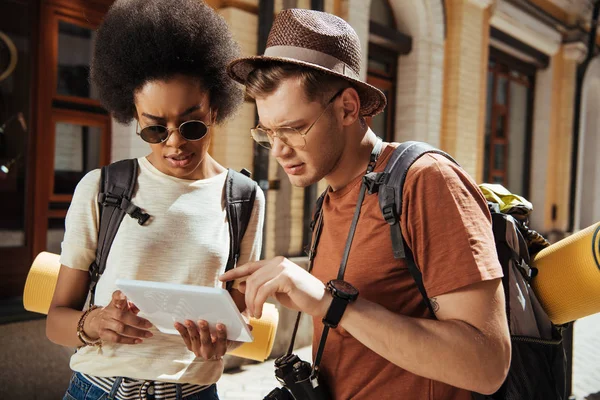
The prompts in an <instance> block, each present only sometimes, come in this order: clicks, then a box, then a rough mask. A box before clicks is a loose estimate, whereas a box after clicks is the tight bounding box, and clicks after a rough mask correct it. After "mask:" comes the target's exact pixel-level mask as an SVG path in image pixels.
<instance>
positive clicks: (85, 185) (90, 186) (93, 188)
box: [75, 168, 101, 196]
mask: <svg viewBox="0 0 600 400" xmlns="http://www.w3.org/2000/svg"><path fill="white" fill-rule="evenodd" d="M100 176H101V172H100V168H98V169H94V170H91V171H90V172H88V173H87V174H85V175H84V176H83V178H81V180H80V181H79V183H78V184H77V187H76V188H75V195H76V196H77V195H79V196H81V195H86V194H87V195H97V194H98V192H99V191H100Z"/></svg>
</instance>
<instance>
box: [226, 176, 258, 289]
mask: <svg viewBox="0 0 600 400" xmlns="http://www.w3.org/2000/svg"><path fill="white" fill-rule="evenodd" d="M264 221H265V194H264V193H263V191H262V190H261V188H260V187H257V188H256V197H255V199H254V206H253V208H252V214H250V221H249V222H248V227H247V228H246V233H245V234H244V238H243V239H242V243H241V247H240V258H239V260H238V264H237V265H238V266H241V265H244V264H246V263H248V262H251V261H257V260H258V259H259V258H260V253H261V250H262V239H263V225H264ZM242 281H243V280H236V281H235V282H234V283H233V288H234V289H237V288H238V286H239V284H240V282H242Z"/></svg>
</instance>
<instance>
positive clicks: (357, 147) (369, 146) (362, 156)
mask: <svg viewBox="0 0 600 400" xmlns="http://www.w3.org/2000/svg"><path fill="white" fill-rule="evenodd" d="M350 134H351V135H353V136H354V138H350V140H348V145H347V146H346V148H345V149H344V153H343V154H342V156H341V158H340V160H339V162H338V164H337V166H336V167H335V169H334V170H333V171H331V173H330V174H329V175H327V176H326V177H325V180H326V181H327V184H328V185H329V186H330V187H331V189H332V190H333V191H336V190H339V189H342V188H343V187H345V186H346V185H347V184H348V183H350V182H351V181H352V180H353V179H354V178H356V177H357V176H359V175H361V174H364V173H365V171H366V170H367V166H368V165H369V160H370V159H371V152H372V151H373V147H374V146H375V143H376V142H377V136H376V135H375V133H374V132H373V131H372V130H371V129H370V128H367V129H366V130H365V129H360V130H358V131H356V132H351V133H350ZM357 139H359V140H357Z"/></svg>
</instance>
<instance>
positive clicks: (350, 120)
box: [341, 87, 360, 126]
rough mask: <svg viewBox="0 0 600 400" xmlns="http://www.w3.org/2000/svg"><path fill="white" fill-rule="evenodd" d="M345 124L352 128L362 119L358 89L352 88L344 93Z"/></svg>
mask: <svg viewBox="0 0 600 400" xmlns="http://www.w3.org/2000/svg"><path fill="white" fill-rule="evenodd" d="M341 97H342V105H343V110H344V114H343V120H342V122H343V124H344V125H345V126H350V125H352V124H354V123H355V122H356V120H357V119H358V118H359V117H360V97H359V96H358V92H357V91H356V89H354V88H352V87H350V88H348V89H346V90H345V91H344V93H342V96H341Z"/></svg>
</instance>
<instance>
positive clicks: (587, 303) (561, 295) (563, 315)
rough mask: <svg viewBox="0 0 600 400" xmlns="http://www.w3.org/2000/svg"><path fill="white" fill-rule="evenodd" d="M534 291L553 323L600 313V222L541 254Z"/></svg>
mask: <svg viewBox="0 0 600 400" xmlns="http://www.w3.org/2000/svg"><path fill="white" fill-rule="evenodd" d="M532 264H533V266H534V267H536V268H537V269H538V274H537V276H536V277H535V278H534V279H533V281H532V282H533V285H532V286H533V289H534V291H535V293H536V295H537V296H538V299H539V300H540V302H541V303H542V306H543V307H544V310H545V311H546V313H547V314H548V316H549V317H550V320H551V321H552V322H553V323H555V324H564V323H566V322H570V321H574V320H576V319H578V318H582V317H586V316H588V315H592V314H595V313H598V312H600V222H599V223H596V224H594V225H592V226H590V227H588V228H587V229H584V230H582V231H579V232H577V233H575V234H573V235H571V236H569V237H567V238H565V239H563V240H561V241H559V242H557V243H554V244H553V245H551V246H549V247H546V248H545V249H543V250H542V251H540V252H539V253H538V254H537V255H536V256H535V258H534V259H533V262H532Z"/></svg>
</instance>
